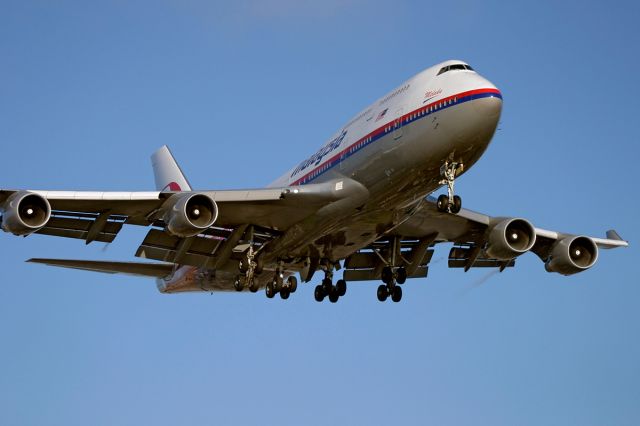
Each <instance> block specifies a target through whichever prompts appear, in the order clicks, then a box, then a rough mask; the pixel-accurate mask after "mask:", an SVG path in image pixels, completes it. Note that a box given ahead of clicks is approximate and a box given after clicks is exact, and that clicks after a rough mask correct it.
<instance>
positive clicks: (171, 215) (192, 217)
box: [163, 193, 218, 238]
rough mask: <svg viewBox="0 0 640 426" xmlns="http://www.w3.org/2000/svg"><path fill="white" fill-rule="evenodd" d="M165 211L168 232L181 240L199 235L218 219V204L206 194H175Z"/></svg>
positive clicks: (169, 200) (166, 205)
mask: <svg viewBox="0 0 640 426" xmlns="http://www.w3.org/2000/svg"><path fill="white" fill-rule="evenodd" d="M164 210H165V213H164V216H163V217H164V222H165V223H166V225H167V231H168V232H169V233H170V234H171V235H175V236H176V237H181V238H187V237H193V236H195V235H198V234H199V233H200V232H202V231H204V230H205V229H207V228H209V227H210V226H211V225H213V224H214V222H215V221H216V219H217V218H218V206H217V204H216V202H215V201H213V199H211V197H209V196H208V195H205V194H194V193H187V194H179V193H178V194H174V195H172V196H171V197H170V198H169V199H168V200H167V202H166V203H165V207H164Z"/></svg>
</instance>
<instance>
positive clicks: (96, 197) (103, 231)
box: [0, 178, 366, 244]
mask: <svg viewBox="0 0 640 426" xmlns="http://www.w3.org/2000/svg"><path fill="white" fill-rule="evenodd" d="M363 188H364V187H362V185H360V184H359V183H357V182H355V181H353V180H351V179H347V178H344V179H338V180H335V181H329V182H324V183H320V184H311V185H304V186H292V187H280V188H266V189H246V190H220V191H184V192H87V191H42V190H0V211H1V212H2V228H3V229H4V230H5V231H8V232H12V233H14V234H16V235H28V234H31V233H38V234H44V235H51V236H57V237H66V238H77V239H83V240H85V241H86V242H87V244H88V243H90V242H92V241H101V242H107V243H110V242H112V241H113V240H114V239H115V237H116V235H117V234H118V232H119V231H120V230H121V228H122V226H123V225H125V224H131V225H141V226H149V225H155V226H160V227H164V226H165V225H166V223H165V222H166V221H167V217H168V216H167V215H168V214H169V213H172V212H174V211H177V210H179V209H177V207H175V206H176V205H179V204H180V200H183V199H189V197H192V196H204V197H206V198H208V199H209V200H211V201H212V202H213V204H214V207H215V209H216V212H215V218H214V221H213V223H212V226H211V227H206V226H205V227H204V228H203V229H202V232H201V233H203V234H206V233H207V232H208V231H209V229H208V228H212V229H213V228H214V227H215V228H216V229H227V230H234V229H236V228H238V227H239V226H243V225H253V226H256V227H260V228H264V229H266V230H272V231H275V232H281V231H284V230H286V229H288V228H289V227H290V226H291V225H293V224H294V223H297V222H299V221H300V220H302V219H304V218H305V217H307V216H309V215H311V214H313V213H314V212H316V211H318V210H319V209H321V208H323V207H326V206H329V205H331V204H332V203H335V202H337V201H340V200H343V199H345V198H349V197H352V196H353V195H354V193H361V192H362V191H363V190H364V191H366V189H363ZM33 206H36V207H41V208H40V209H39V208H35V207H33ZM23 208H24V209H31V210H30V211H32V210H33V208H35V210H36V212H35V213H34V216H33V218H29V219H30V220H32V222H29V220H26V219H27V218H26V217H23V216H21V215H22V214H23V213H24V212H22V210H21V209H23ZM39 210H41V211H40V213H42V214H41V216H38V211H39ZM25 211H26V210H25ZM23 219H24V220H23ZM39 219H41V221H40V222H39V221H38V220H39ZM199 233H200V232H195V234H194V235H196V234H199ZM178 236H179V237H184V235H178Z"/></svg>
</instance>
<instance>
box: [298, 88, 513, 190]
mask: <svg viewBox="0 0 640 426" xmlns="http://www.w3.org/2000/svg"><path fill="white" fill-rule="evenodd" d="M484 93H495V94H496V95H498V96H501V93H500V91H499V90H498V89H476V90H468V91H466V92H460V93H456V94H455V95H451V96H447V97H446V98H442V99H438V100H437V101H435V102H431V103H429V104H427V105H424V106H421V107H420V108H418V109H415V110H413V111H410V112H408V113H407V114H404V115H402V116H400V117H397V118H394V119H393V120H391V121H389V122H387V123H385V124H383V125H382V126H380V127H378V128H377V129H375V130H373V131H371V132H369V133H368V134H366V135H364V136H363V137H361V138H360V139H358V140H357V141H355V142H354V143H352V144H351V145H349V146H347V147H346V148H345V149H343V150H342V151H340V152H339V153H337V154H335V155H334V156H332V157H331V158H329V160H327V161H324V162H323V163H322V164H320V165H318V166H317V167H316V168H314V169H313V170H311V171H310V172H308V173H306V174H305V175H304V176H302V177H300V178H298V179H296V180H295V181H294V182H293V183H291V185H300V184H301V183H302V182H304V181H305V180H307V179H308V178H309V177H310V176H311V175H313V174H314V173H316V172H317V171H318V170H320V169H321V168H322V167H324V166H325V165H326V164H327V163H332V162H334V161H335V160H337V159H339V158H340V157H342V156H343V155H344V154H346V153H348V152H349V150H350V149H351V148H353V147H354V146H355V145H357V144H359V143H361V142H363V141H364V140H365V139H367V138H373V137H376V136H378V135H379V134H380V133H384V132H385V131H384V129H385V127H388V126H393V125H394V123H396V122H397V121H400V122H402V120H406V119H407V118H408V117H409V116H411V115H413V114H416V113H418V114H419V113H422V112H427V111H428V110H429V109H430V108H432V107H434V106H437V105H438V104H440V103H443V102H445V103H446V102H449V101H450V100H453V99H454V98H460V99H463V98H466V97H469V96H474V95H480V94H484ZM460 99H457V100H460ZM392 130H395V129H392Z"/></svg>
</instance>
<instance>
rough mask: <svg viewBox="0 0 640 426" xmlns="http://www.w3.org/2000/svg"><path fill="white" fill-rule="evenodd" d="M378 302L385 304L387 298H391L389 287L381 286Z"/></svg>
mask: <svg viewBox="0 0 640 426" xmlns="http://www.w3.org/2000/svg"><path fill="white" fill-rule="evenodd" d="M377 295H378V300H379V301H381V302H384V301H385V300H387V297H388V296H389V292H388V291H387V286H386V285H383V284H380V285H379V286H378V293H377Z"/></svg>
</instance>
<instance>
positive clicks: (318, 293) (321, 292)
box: [313, 285, 325, 302]
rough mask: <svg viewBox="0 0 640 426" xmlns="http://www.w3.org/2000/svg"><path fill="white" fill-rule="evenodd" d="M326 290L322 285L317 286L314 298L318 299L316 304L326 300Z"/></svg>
mask: <svg viewBox="0 0 640 426" xmlns="http://www.w3.org/2000/svg"><path fill="white" fill-rule="evenodd" d="M324 296H325V294H324V289H323V288H322V286H321V285H317V286H316V289H315V290H314V291H313V297H314V298H315V299H316V302H322V301H323V300H324Z"/></svg>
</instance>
